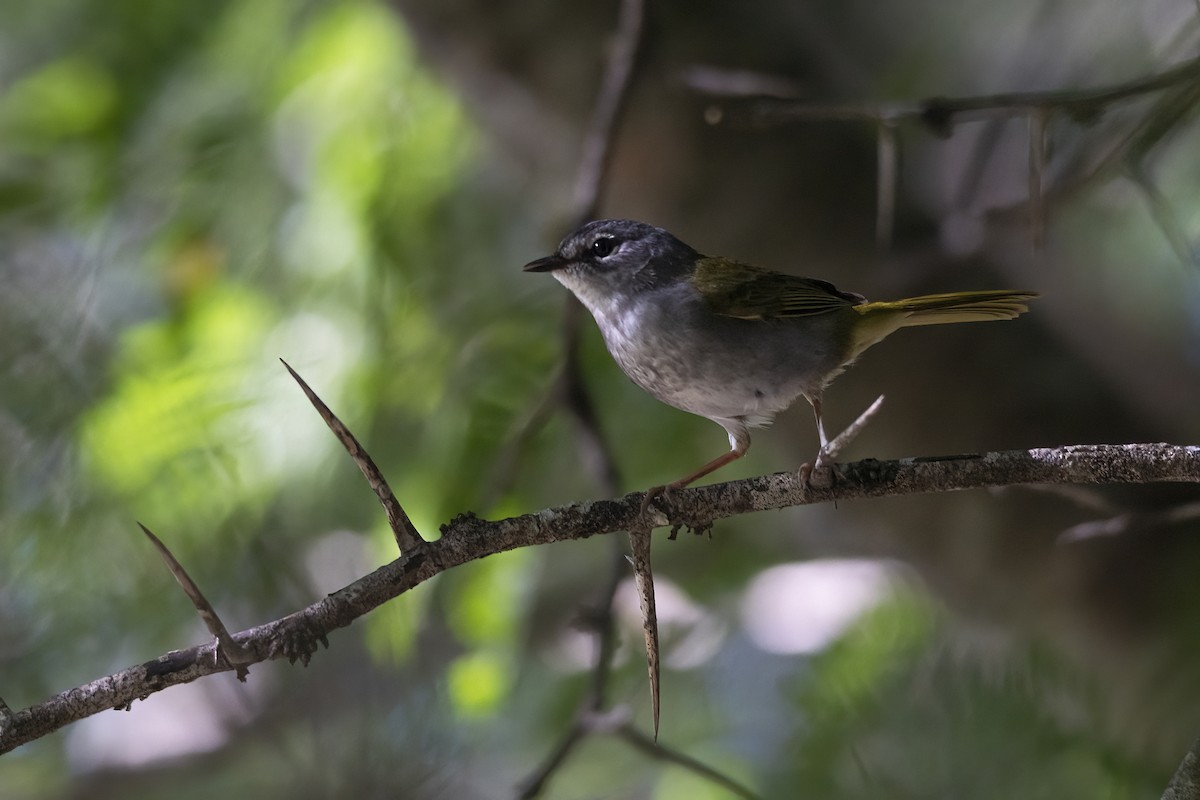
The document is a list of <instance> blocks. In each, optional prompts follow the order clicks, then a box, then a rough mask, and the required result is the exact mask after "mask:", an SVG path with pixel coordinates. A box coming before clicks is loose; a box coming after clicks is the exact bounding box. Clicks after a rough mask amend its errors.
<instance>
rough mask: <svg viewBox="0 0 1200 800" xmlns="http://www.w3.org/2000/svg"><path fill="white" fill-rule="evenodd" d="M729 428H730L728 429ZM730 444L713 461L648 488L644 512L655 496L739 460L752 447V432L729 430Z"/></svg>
mask: <svg viewBox="0 0 1200 800" xmlns="http://www.w3.org/2000/svg"><path fill="white" fill-rule="evenodd" d="M727 430H728V429H727ZM729 446H730V448H731V449H730V451H729V452H728V453H723V454H721V455H719V456H717V457H716V458H714V459H713V460H712V461H709V462H708V463H707V464H705V465H704V466H702V467H700V469H698V470H696V471H695V472H693V473H691V474H690V475H686V476H684V477H682V478H680V479H679V480H677V481H673V482H671V483H668V484H666V485H665V486H652V487H650V488H649V489H647V490H646V496H645V497H643V498H642V513H643V514H645V513H646V509H648V508H649V507H650V503H651V502H652V501H653V500H654V498H656V497H659V496H660V495H665V494H667V493H668V492H670V491H672V490H674V489H682V488H683V487H685V486H687V485H689V484H692V483H695V482H696V481H698V480H700V479H701V478H703V477H704V476H705V475H708V474H710V473H713V472H716V471H717V470H719V469H720V468H721V467H723V466H725V465H726V464H728V463H730V462H732V461H737V460H738V459H739V458H741V457H742V456H744V455H746V451H747V450H749V449H750V434H749V432H747V431H746V430H745V429H740V430H739V429H734V430H732V431H729Z"/></svg>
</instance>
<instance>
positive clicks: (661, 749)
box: [617, 724, 758, 800]
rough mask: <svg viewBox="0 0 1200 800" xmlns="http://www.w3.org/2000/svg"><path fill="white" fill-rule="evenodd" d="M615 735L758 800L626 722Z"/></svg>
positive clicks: (726, 778) (657, 757)
mask: <svg viewBox="0 0 1200 800" xmlns="http://www.w3.org/2000/svg"><path fill="white" fill-rule="evenodd" d="M617 735H618V736H620V737H621V738H622V739H624V740H625V741H626V742H628V743H629V744H631V745H632V746H633V747H635V748H637V749H638V750H640V751H642V752H643V753H645V754H646V755H648V756H650V757H651V758H654V759H658V760H659V761H668V762H670V763H672V764H675V765H677V766H680V767H683V768H684V769H686V770H688V771H690V772H694V773H696V774H697V775H699V776H700V777H702V778H705V779H707V780H709V781H711V782H713V783H715V784H717V785H718V786H721V787H724V788H725V789H728V790H729V791H730V792H732V793H733V794H735V795H736V796H738V797H743V798H745V799H746V800H758V795H757V794H755V793H754V792H753V791H752V790H751V789H750V788H749V787H747V786H744V785H742V784H740V783H738V782H737V781H735V780H734V779H733V778H731V777H729V776H728V775H726V774H725V773H723V772H719V771H717V770H715V769H713V768H712V767H710V766H709V765H707V764H705V763H704V762H703V761H699V760H697V759H695V758H692V757H691V756H689V755H687V754H685V753H681V752H679V751H678V750H675V749H673V748H670V747H667V746H666V745H663V744H660V743H659V742H657V741H655V740H653V739H651V738H650V737H648V736H646V734H644V733H642V732H641V731H639V730H638V729H637V728H635V727H633V725H631V724H627V725H624V726H622V727H621V729H620V730H618V731H617Z"/></svg>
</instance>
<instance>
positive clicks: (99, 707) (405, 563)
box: [0, 444, 1200, 753]
mask: <svg viewBox="0 0 1200 800" xmlns="http://www.w3.org/2000/svg"><path fill="white" fill-rule="evenodd" d="M840 466H841V474H842V475H843V476H844V477H845V478H846V480H843V481H838V482H837V483H836V484H835V485H834V486H832V487H830V488H828V489H817V488H811V487H809V488H806V487H805V486H804V485H803V484H802V483H801V482H800V480H799V478H798V476H797V475H796V474H795V473H790V472H780V473H776V474H774V475H763V476H760V477H756V478H747V479H744V480H739V481H731V482H729V483H720V484H714V485H711V486H702V487H699V488H695V489H681V490H679V491H676V492H673V493H672V495H671V501H672V506H673V509H672V510H673V511H675V512H677V513H679V512H681V513H683V514H684V515H685V516H686V517H687V518H688V523H687V524H689V525H712V523H713V521H715V520H718V519H725V518H728V517H733V516H737V515H740V514H745V513H748V512H751V511H767V510H770V509H778V508H787V507H791V506H800V505H807V504H812V503H819V502H830V501H845V500H852V499H856V498H860V497H902V496H907V495H914V494H928V493H934V492H949V491H957V490H962V489H978V488H983V487H991V486H1011V485H1014V484H1021V483H1047V484H1088V485H1090V484H1140V483H1157V482H1163V481H1173V482H1195V483H1200V447H1196V446H1178V445H1170V444H1118V445H1075V446H1068V447H1057V448H1037V449H1033V450H1009V451H1005V452H996V453H981V454H970V455H957V456H940V457H929V458H905V459H900V460H898V461H876V460H874V459H867V460H864V461H856V462H853V463H849V464H844V465H840ZM642 495H643V493H642V492H634V493H632V494H628V495H625V496H624V497H621V498H618V499H614V500H594V501H583V502H578V503H571V504H569V505H565V506H559V507H557V508H548V509H543V510H542V511H538V512H536V513H533V514H524V515H522V516H519V517H510V518H508V519H502V520H495V521H489V520H484V519H480V518H479V517H476V516H475V515H474V514H470V513H466V514H460V515H459V516H458V517H456V518H454V519H453V520H451V521H450V522H449V523H448V524H446V525H444V526H442V538H440V539H438V540H436V541H432V542H426V543H425V544H424V545H423V547H422V548H421V549H420V550H418V551H416V552H413V553H409V554H405V555H404V556H402V557H401V558H399V559H397V560H395V561H393V562H391V563H389V564H386V565H384V566H382V567H380V568H379V569H377V570H375V571H374V572H372V573H370V574H368V575H365V576H364V577H362V578H360V579H358V580H356V581H354V582H353V583H351V584H349V585H348V586H346V587H345V588H343V589H340V590H338V591H336V592H334V593H333V594H331V595H329V596H327V597H324V598H322V599H321V600H319V601H317V602H316V603H313V604H312V605H310V606H308V607H307V608H305V609H303V610H301V611H297V612H296V613H294V614H290V615H288V616H286V617H283V618H282V619H278V620H274V621H272V622H268V623H266V624H265V625H259V626H258V627H255V628H250V629H249V630H245V631H242V632H240V633H237V634H234V636H233V638H234V640H235V641H236V642H237V643H238V644H239V645H240V646H241V647H242V648H244V649H245V651H246V652H247V653H249V655H250V657H251V658H252V659H253V661H252V662H250V663H258V662H262V661H268V660H272V659H279V658H287V659H288V660H289V661H293V662H294V661H296V660H297V659H299V660H300V661H301V662H303V663H307V662H308V659H309V658H310V657H311V656H312V654H313V653H314V652H315V651H316V649H317V644H318V643H321V644H325V645H326V646H328V642H327V639H326V637H327V636H328V634H329V633H331V632H333V631H335V630H337V629H339V628H344V627H346V626H347V625H349V624H350V623H351V622H353V621H354V620H356V619H358V618H359V617H361V616H363V615H364V614H366V613H367V612H369V611H371V610H372V609H375V608H378V607H379V606H381V605H383V604H384V603H386V602H387V601H389V600H391V599H393V598H395V597H398V596H400V595H402V594H404V593H405V592H408V591H409V590H411V589H412V588H413V587H415V586H418V585H420V584H422V583H424V582H425V581H427V580H429V579H430V578H432V577H433V576H434V575H438V574H440V573H442V572H445V571H447V570H450V569H453V568H454V567H457V566H460V565H462V564H466V563H468V562H470V561H475V560H478V559H481V558H485V557H487V556H490V555H495V554H497V553H501V552H505V551H508V550H515V549H517V548H520V547H532V546H535V545H543V544H550V543H552V542H563V541H569V540H572V539H586V538H588V537H591V536H596V535H600V534H608V533H615V532H617V531H624V530H629V529H630V528H633V527H635V526H637V525H639V524H644V522H645V518H644V516H643V515H642V513H641V502H642ZM206 653H207V654H210V655H209V657H208V658H205V657H204V656H205V654H206ZM230 669H232V667H231V666H229V665H227V664H223V663H221V664H218V663H214V661H213V659H212V658H211V646H210V645H207V644H206V645H198V646H196V647H191V648H189V649H187V650H175V651H171V652H169V653H166V654H164V655H162V656H159V657H158V658H156V659H153V660H151V661H147V662H145V663H143V664H138V665H136V666H133V667H129V668H128V669H124V670H121V671H120V672H116V673H113V674H112V675H108V676H106V677H103V678H100V679H98V680H95V681H92V682H91V683H88V684H85V685H83V686H79V687H77V688H74V689H68V690H67V691H65V692H62V693H60V694H58V695H55V696H54V697H51V698H49V699H48V700H45V701H43V702H41V703H37V704H35V705H33V706H30V707H29V708H26V709H23V710H21V711H17V712H14V713H13V714H12V715H11V716H10V717H9V718H8V719H7V720H5V721H4V724H3V725H0V753H6V752H8V751H10V750H12V749H13V748H15V747H18V746H20V745H22V744H25V743H26V742H30V741H33V740H34V739H38V738H40V737H42V736H46V735H47V734H49V733H51V732H53V731H56V730H58V729H59V728H62V727H63V726H65V725H68V724H70V723H71V722H75V721H76V720H80V719H83V718H84V717H88V716H91V715H92V714H96V713H98V712H100V711H104V710H106V709H110V708H121V709H127V708H129V707H130V705H131V704H132V703H133V701H134V700H138V699H143V698H145V697H147V696H149V695H151V694H154V693H155V692H159V691H162V690H163V689H165V688H167V687H168V686H175V685H177V684H181V683H190V682H191V681H194V680H196V679H197V678H201V677H204V676H205V675H213V674H216V673H219V672H227V671H229V670H230Z"/></svg>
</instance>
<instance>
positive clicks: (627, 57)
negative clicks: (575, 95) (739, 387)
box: [520, 0, 657, 798]
mask: <svg viewBox="0 0 1200 800" xmlns="http://www.w3.org/2000/svg"><path fill="white" fill-rule="evenodd" d="M645 17H646V7H645V0H623V2H622V3H621V9H620V12H619V16H618V19H617V28H616V33H615V38H614V41H613V46H612V50H611V51H610V53H609V57H608V62H607V64H606V65H605V70H604V78H603V82H602V84H601V87H600V91H599V94H598V95H597V98H596V103H595V105H594V106H593V109H592V117H591V120H590V123H589V125H588V129H587V133H586V134H585V136H584V141H583V147H582V152H581V157H580V164H579V172H578V174H577V175H576V180H575V192H574V202H573V206H574V208H573V216H574V218H575V219H574V222H575V227H578V226H579V225H582V224H583V223H585V222H587V221H588V220H590V219H591V218H593V217H594V216H596V214H597V212H598V209H599V207H600V197H601V191H602V189H603V187H604V185H605V184H606V183H607V178H608V171H609V165H610V163H611V154H612V142H613V138H614V135H615V133H616V130H617V126H618V124H619V123H620V120H621V117H622V112H623V111H624V109H625V106H626V104H627V101H628V96H629V91H630V87H631V86H632V85H633V75H634V70H635V68H636V66H637V62H638V58H639V55H640V51H641V48H642V44H643V39H644V32H645V26H646V20H645ZM583 316H584V315H583V307H582V306H581V305H580V303H579V301H578V300H576V299H575V296H574V295H571V294H568V296H567V300H566V306H565V308H564V309H563V317H562V320H563V321H562V328H561V335H562V341H563V363H562V367H561V368H560V370H559V372H558V375H557V377H556V380H555V382H554V384H553V389H552V390H551V395H550V396H552V397H553V398H554V399H555V400H556V401H557V402H558V403H560V404H561V405H562V407H563V408H564V409H565V410H566V411H567V413H568V414H569V415H570V416H571V418H572V419H573V420H574V422H575V440H576V444H577V446H578V447H579V450H580V454H581V456H582V460H583V462H584V464H585V465H586V466H587V468H588V471H589V472H590V473H591V474H592V476H593V478H594V479H595V481H596V483H597V484H598V485H599V486H600V487H601V488H602V489H603V491H604V493H605V494H607V495H610V496H611V495H615V494H616V493H617V491H618V487H619V486H620V485H621V480H620V474H619V472H618V470H617V462H616V458H615V457H614V455H613V453H612V450H611V448H610V447H609V446H608V441H607V440H606V439H605V438H604V435H603V434H602V433H601V431H600V422H599V418H598V417H597V415H596V411H595V406H594V404H593V403H592V399H591V395H590V393H589V392H588V390H587V385H586V383H585V382H584V380H583V369H582V365H581V363H580V347H579V340H580V332H581V329H582V324H583ZM547 418H548V415H543V416H534V417H531V419H530V425H529V426H528V427H526V428H524V429H523V430H522V433H521V437H522V438H527V437H528V435H529V433H528V431H529V430H530V428H532V426H533V425H537V426H539V427H540V426H541V425H542V424H544V423H545V420H546V419H547ZM647 538H649V537H648V536H647ZM648 547H649V542H647V548H648ZM613 548H614V549H613V560H612V563H611V566H610V571H609V580H608V583H607V584H606V588H605V592H604V596H603V598H602V603H601V605H600V607H599V609H598V611H597V613H596V615H595V616H596V637H597V648H596V663H595V664H594V665H593V667H592V691H591V692H590V695H589V697H588V698H587V701H586V702H585V704H584V705H583V706H582V707H581V708H580V710H579V711H577V712H576V718H575V721H574V722H573V723H572V725H571V726H570V727H569V728H568V729H567V731H566V733H565V735H564V736H563V738H562V739H561V740H560V741H559V743H558V745H557V746H556V747H555V748H554V750H553V751H552V752H551V754H550V756H549V757H548V758H547V759H546V760H545V761H544V762H543V764H542V765H541V766H540V767H539V768H538V769H536V770H535V771H534V772H533V773H532V774H531V775H530V776H529V777H528V778H526V779H525V781H523V782H522V792H521V794H520V797H522V798H532V797H536V796H537V795H538V794H539V793H540V792H541V790H542V788H543V787H544V786H545V784H546V782H547V781H548V780H549V779H550V777H551V776H552V775H553V774H554V772H555V771H557V770H558V768H559V767H560V766H561V765H562V764H563V763H564V762H565V760H566V759H567V757H568V756H569V755H570V754H571V752H572V751H573V750H574V749H575V746H576V745H577V744H578V743H579V742H580V741H581V740H582V739H583V738H584V737H585V736H586V735H587V733H588V730H587V728H586V726H585V725H584V724H583V721H582V720H583V718H584V716H585V715H588V714H595V713H598V712H599V711H601V710H602V709H603V707H604V706H605V705H606V703H607V701H608V698H607V694H608V678H609V673H610V671H611V668H612V655H613V651H614V649H615V625H614V621H613V609H612V605H613V600H614V598H615V597H616V591H617V586H618V585H619V583H620V580H621V578H622V576H623V575H624V574H625V558H624V554H623V552H622V550H621V546H620V544H619V543H614V545H613ZM655 719H656V722H657V706H656V708H655Z"/></svg>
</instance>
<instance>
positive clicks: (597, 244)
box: [592, 236, 617, 258]
mask: <svg viewBox="0 0 1200 800" xmlns="http://www.w3.org/2000/svg"><path fill="white" fill-rule="evenodd" d="M616 246H617V242H616V240H615V239H613V237H611V236H601V237H600V238H599V239H597V240H596V241H594V242H592V255H593V256H595V257H596V258H604V257H605V256H607V255H609V254H610V253H612V251H613V249H614V248H616Z"/></svg>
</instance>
